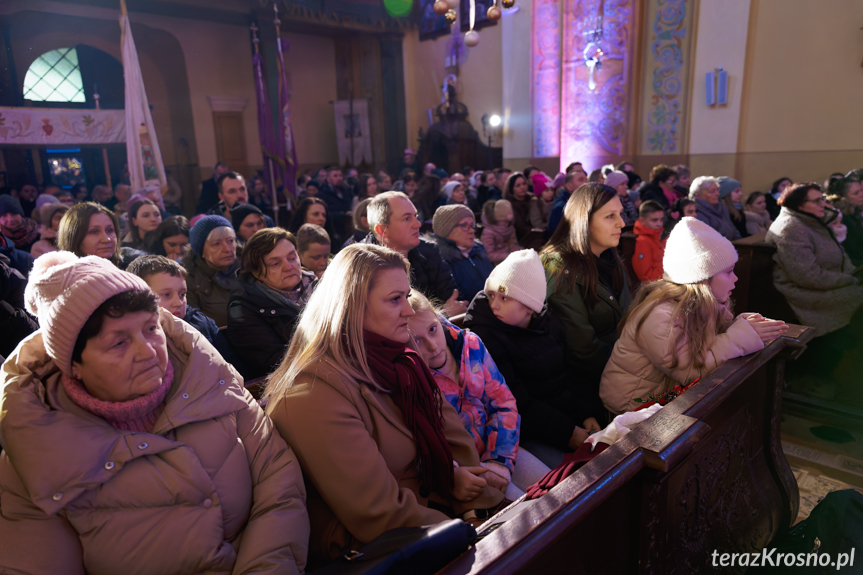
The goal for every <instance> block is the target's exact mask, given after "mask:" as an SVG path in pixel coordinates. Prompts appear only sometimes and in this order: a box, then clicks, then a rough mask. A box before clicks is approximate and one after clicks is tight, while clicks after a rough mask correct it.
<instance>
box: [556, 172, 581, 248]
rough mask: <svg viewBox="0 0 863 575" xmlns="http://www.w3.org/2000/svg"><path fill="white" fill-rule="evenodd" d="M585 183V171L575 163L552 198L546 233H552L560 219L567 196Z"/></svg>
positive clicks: (567, 199)
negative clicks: (555, 195) (552, 203)
mask: <svg viewBox="0 0 863 575" xmlns="http://www.w3.org/2000/svg"><path fill="white" fill-rule="evenodd" d="M586 183H587V172H585V171H584V168H582V167H581V164H576V165H575V166H574V167H573V169H572V171H571V172H569V173H568V174H566V180H564V184H563V187H562V188H561V189H560V192H559V193H558V194H557V197H556V198H555V199H554V206H552V208H551V214H549V216H548V235H549V237H551V236H552V234H554V230H556V229H557V226H558V224H560V220H562V219H563V210H564V208H566V202H568V201H569V196H571V195H572V192H574V191H575V190H577V189H578V188H579V187H581V186H582V185H584V184H586Z"/></svg>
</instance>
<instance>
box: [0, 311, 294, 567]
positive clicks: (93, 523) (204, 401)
mask: <svg viewBox="0 0 863 575" xmlns="http://www.w3.org/2000/svg"><path fill="white" fill-rule="evenodd" d="M161 324H162V328H163V329H164V330H165V334H166V336H167V340H168V357H169V359H170V361H171V363H172V365H173V368H174V374H175V375H174V383H173V385H172V386H171V389H170V390H169V391H168V395H167V398H166V399H165V410H164V412H163V413H162V415H161V416H160V417H159V419H158V421H157V422H156V426H155V428H154V430H153V432H152V433H135V432H129V431H121V430H119V429H116V428H114V427H112V426H111V425H109V424H108V423H107V422H106V421H105V420H103V419H101V418H100V417H98V416H96V415H93V414H92V413H89V412H87V411H85V410H83V409H81V408H80V407H78V406H77V405H76V404H74V403H72V401H71V400H70V399H69V396H68V395H66V392H65V389H64V387H63V385H62V383H61V381H60V377H61V376H60V372H59V371H58V369H57V368H56V367H55V366H54V363H53V362H52V361H51V360H50V359H49V358H48V356H47V354H46V352H45V348H44V344H43V342H42V334H41V332H36V333H35V334H33V335H32V336H31V337H30V338H28V339H27V340H25V341H24V343H23V344H22V345H21V346H20V347H19V348H18V349H17V350H16V352H15V353H13V355H12V356H11V357H10V358H9V360H8V361H7V362H6V363H5V364H4V365H3V373H2V389H0V443H2V445H3V448H4V450H5V451H3V453H2V458H0V573H13V572H14V573H39V574H43V573H44V574H46V575H49V574H50V575H54V574H60V573H62V574H63V575H74V574H83V573H85V572H86V573H89V574H94V575H95V574H101V573H106V574H117V573H122V574H124V575H129V574H133V573H140V574H150V573H152V574H153V575H165V574H168V573H171V574H179V573H251V572H254V573H300V572H302V571H303V569H304V568H305V563H306V553H307V549H308V538H309V520H308V514H307V512H306V507H305V497H306V492H305V488H304V486H303V480H302V475H301V472H300V467H299V464H298V463H297V460H296V458H295V457H294V454H293V452H291V450H290V449H289V448H288V447H287V446H286V445H285V442H284V441H283V440H282V438H281V437H279V435H278V434H277V433H274V432H273V425H272V422H271V421H270V420H269V419H268V418H267V417H266V416H265V415H264V413H263V411H262V410H261V409H260V407H258V405H257V403H256V402H255V401H254V400H253V399H252V397H251V396H250V395H249V393H248V392H246V391H245V390H244V389H243V385H242V379H241V378H240V376H239V375H238V374H237V373H236V371H234V369H233V368H232V367H231V366H230V365H229V364H227V363H225V361H224V360H223V359H222V358H221V356H220V355H219V353H218V352H217V351H216V350H215V348H214V347H212V346H211V345H210V344H209V343H208V342H207V341H206V340H205V339H204V337H203V336H201V335H200V334H199V333H198V332H197V331H195V330H194V329H193V328H192V327H190V326H189V325H188V324H186V323H185V322H182V321H180V320H178V319H175V318H174V317H173V316H172V315H171V314H170V313H168V312H166V311H165V310H162V311H161Z"/></svg>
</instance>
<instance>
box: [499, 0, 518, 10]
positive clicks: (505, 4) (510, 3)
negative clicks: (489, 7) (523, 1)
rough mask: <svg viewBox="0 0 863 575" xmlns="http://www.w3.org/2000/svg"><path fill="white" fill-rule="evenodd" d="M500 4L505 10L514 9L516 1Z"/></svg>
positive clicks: (510, 0) (503, 0)
mask: <svg viewBox="0 0 863 575" xmlns="http://www.w3.org/2000/svg"><path fill="white" fill-rule="evenodd" d="M500 4H501V6H503V7H504V8H512V7H513V6H515V0H500Z"/></svg>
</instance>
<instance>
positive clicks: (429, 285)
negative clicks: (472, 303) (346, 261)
mask: <svg viewBox="0 0 863 575" xmlns="http://www.w3.org/2000/svg"><path fill="white" fill-rule="evenodd" d="M367 219H368V222H369V229H371V230H372V231H371V232H370V233H369V235H368V236H366V239H364V240H363V243H366V244H378V245H382V246H385V247H388V248H391V249H393V250H395V251H397V252H399V253H401V254H402V255H403V256H405V257H406V258H407V259H408V261H409V262H410V264H411V285H412V286H413V287H415V288H417V289H419V290H420V291H422V292H423V293H424V294H426V295H427V296H428V297H429V298H434V299H437V300H439V301H441V302H445V303H444V311H445V312H446V314H447V315H448V316H450V317H451V316H453V315H458V314H460V313H464V312H465V310H466V309H467V302H466V301H458V297H459V294H458V290H457V289H456V283H455V279H454V278H453V276H452V270H451V269H450V267H449V265H448V264H447V263H446V262H445V261H444V260H443V258H442V257H441V254H440V252H439V251H438V249H437V246H436V245H435V244H434V242H430V241H428V240H424V239H421V238H420V227H421V224H420V221H419V220H418V219H417V210H416V208H415V207H414V205H413V203H412V202H411V201H410V198H408V197H407V195H406V194H404V193H402V192H385V193H383V194H378V195H377V196H375V198H374V199H373V200H372V201H371V203H370V204H369V207H368V215H367Z"/></svg>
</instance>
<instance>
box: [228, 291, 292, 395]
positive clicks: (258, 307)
mask: <svg viewBox="0 0 863 575" xmlns="http://www.w3.org/2000/svg"><path fill="white" fill-rule="evenodd" d="M301 311H302V309H301V308H300V306H299V305H297V304H295V303H294V302H292V301H289V300H288V299H287V298H286V297H283V296H280V295H279V294H277V293H274V292H273V290H270V289H268V288H267V287H266V286H264V285H263V284H261V283H260V282H259V281H257V280H254V279H253V280H249V281H240V282H237V285H236V287H235V288H234V289H233V290H232V291H231V300H230V303H229V304H228V329H227V331H226V332H225V334H226V335H227V338H228V342H229V343H230V344H231V346H232V347H233V348H234V350H235V351H236V352H237V355H239V356H240V359H242V360H243V363H245V364H246V373H244V374H243V375H244V376H245V377H246V378H247V379H254V378H257V377H263V376H265V375H267V374H269V373H272V372H273V370H275V368H276V367H278V365H279V363H281V361H282V357H283V356H284V355H285V350H286V349H287V347H288V344H289V343H290V342H291V336H292V335H293V333H294V327H295V325H296V323H297V319H298V318H299V316H300V312H301Z"/></svg>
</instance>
